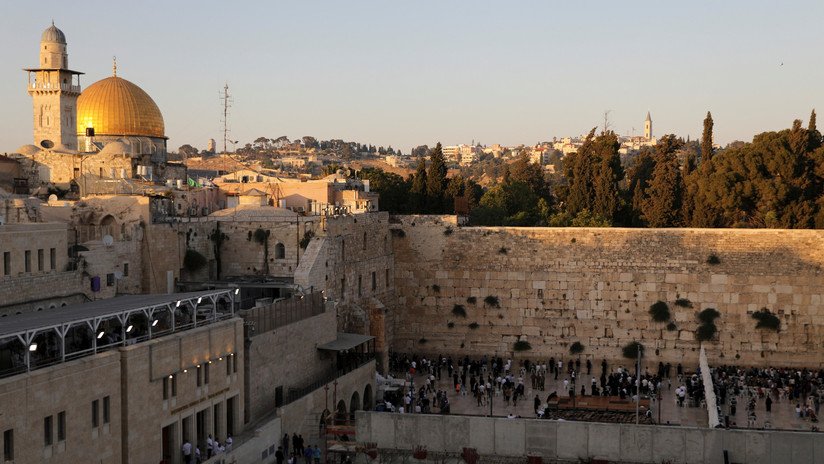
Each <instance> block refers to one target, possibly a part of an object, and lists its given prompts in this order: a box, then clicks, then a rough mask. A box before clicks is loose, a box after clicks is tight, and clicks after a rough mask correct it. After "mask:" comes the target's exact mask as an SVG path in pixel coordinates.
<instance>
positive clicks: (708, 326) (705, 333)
mask: <svg viewBox="0 0 824 464" xmlns="http://www.w3.org/2000/svg"><path fill="white" fill-rule="evenodd" d="M719 317H721V313H719V312H718V310H716V309H715V308H707V309H705V310H703V311H701V312H700V313H698V320H699V321H700V322H701V324H700V325H699V326H698V329H697V330H696V331H695V338H696V339H697V340H698V341H700V342H706V341H710V340H712V339H713V338H715V334H717V333H718V328H717V327H716V326H715V320H716V319H718V318H719Z"/></svg>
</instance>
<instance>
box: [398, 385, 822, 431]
mask: <svg viewBox="0 0 824 464" xmlns="http://www.w3.org/2000/svg"><path fill="white" fill-rule="evenodd" d="M590 379H591V377H590ZM424 380H425V377H424V376H423V375H420V374H419V375H416V376H415V379H414V382H415V388H416V389H417V388H419V387H420V386H421V385H423V384H424ZM672 380H673V382H672V389H671V390H669V389H667V387H666V386H665V387H664V390H663V391H662V400H661V401H660V402H659V401H655V400H653V401H651V402H650V407H651V409H652V418H653V420H654V421H655V422H656V423H657V422H658V417H659V409H660V418H661V419H660V422H661V423H662V424H671V425H683V426H692V427H706V426H707V410H706V408H704V407H689V406H686V403H685V406H684V407H679V406H678V404H677V402H676V400H675V389H676V388H677V387H678V384H677V380H676V379H675V378H673V379H672ZM436 383H437V385H436V388H437V389H439V390H446V391H447V394H448V398H449V403H450V407H451V413H452V414H466V415H477V416H485V415H489V409H490V408H489V404H488V403H487V404H486V405H484V406H478V404H477V400H476V399H475V398H474V397H472V396H471V393H467V395H466V396H463V395H459V394H457V393H455V389H454V388H452V387H451V385H450V383H451V381H450V380H449V379H448V378H447V377H446V376H445V375H444V376H443V377H442V378H441V380H440V381H437V380H436ZM665 385H666V383H665ZM588 386H589V384H588V383H587V387H588ZM580 388H581V387H580V384H578V386H577V388H576V390H578V391H580ZM563 390H564V385H563V377H561V378H559V379H558V380H557V381H556V380H554V378H553V377H548V378H547V379H546V387H545V388H544V390H543V391H536V390H533V389H532V388H531V385H530V384H529V382H528V381H527V382H526V393H525V396H526V398H524V399H522V400H519V401H518V403H517V406H513V405H512V404H510V405H506V404H504V400H503V396H501V395H500V394H499V395H497V396H495V397H494V398H493V400H492V415H493V416H499V417H507V416H508V415H509V414H513V415H515V416H520V417H524V418H534V417H535V411H534V410H533V399H534V398H535V395H536V394H538V396H539V398H541V399H542V402H543V401H545V400H546V397H547V395H549V394H550V393H552V392H553V391H557V392H558V393H559V394H560V395H561V397H567V396H568V394H566V393H563ZM586 398H587V397H583V398H582V397H578V399H579V400H583V401H585V400H586ZM748 401H749V397H747V396H746V395H745V396H743V397H739V398H738V406H737V408H736V414H735V417H730V423H731V424H732V423H733V422H735V424H736V426H737V427H739V428H746V427H747V426H748V424H747V407H746V406H747V403H748ZM721 410H722V416H721V417H722V418H723V416H724V415H725V414H728V413H729V407H728V405H724V406H723V407H722V409H721ZM436 411H437V409H436ZM755 412H756V421H755V424H754V427H753V428H765V427H766V428H772V429H782V430H795V431H809V430H810V428H811V426H814V425H818V424H813V423H811V422H810V421H809V420H808V419H800V418H798V417H797V416H796V414H795V402H790V400H788V399H786V398H782V399H781V400H779V401H774V402H773V405H772V411H771V412H770V413H769V414H768V413H767V412H766V408H765V405H764V399H763V398H761V399H758V400H757V401H756V409H755Z"/></svg>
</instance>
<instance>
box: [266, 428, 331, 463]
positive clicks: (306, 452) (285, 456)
mask: <svg viewBox="0 0 824 464" xmlns="http://www.w3.org/2000/svg"><path fill="white" fill-rule="evenodd" d="M290 444H291V446H290ZM320 457H321V450H320V447H319V446H318V445H315V446H314V447H313V446H312V445H307V444H306V442H305V441H304V439H303V435H302V434H297V433H293V434H292V438H291V440H290V439H289V434H288V433H284V434H283V438H282V439H281V441H280V445H279V446H278V449H277V451H275V462H276V463H277V464H284V463H286V464H300V463H301V462H303V463H305V464H320Z"/></svg>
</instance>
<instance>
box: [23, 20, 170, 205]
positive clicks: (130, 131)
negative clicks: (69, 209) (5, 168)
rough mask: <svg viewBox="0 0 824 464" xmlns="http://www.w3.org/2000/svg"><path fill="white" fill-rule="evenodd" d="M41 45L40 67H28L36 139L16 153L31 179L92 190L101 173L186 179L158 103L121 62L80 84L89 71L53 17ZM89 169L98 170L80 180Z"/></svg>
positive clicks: (109, 177) (110, 177)
mask: <svg viewBox="0 0 824 464" xmlns="http://www.w3.org/2000/svg"><path fill="white" fill-rule="evenodd" d="M40 45H41V47H40V67H38V68H29V69H26V71H27V72H28V73H29V84H28V92H29V94H30V95H31V96H32V102H33V107H34V144H32V145H24V146H22V147H20V148H19V149H18V150H17V153H16V156H17V159H18V160H20V162H21V164H22V166H23V168H22V169H23V172H24V177H25V178H26V179H27V180H28V183H29V185H30V186H32V187H36V186H39V185H50V184H53V185H57V186H60V187H62V188H66V189H80V188H81V187H82V188H83V189H84V190H85V189H89V185H88V184H89V182H94V181H106V180H110V181H111V180H118V179H145V180H150V181H155V180H161V181H164V180H167V179H183V180H185V179H186V170H185V167H184V166H183V165H182V164H175V163H169V162H168V156H167V152H166V140H167V137H166V135H165V126H164V122H163V115H162V114H161V112H160V109H159V108H158V107H157V104H156V103H155V102H154V100H152V98H151V97H150V96H149V95H148V94H147V93H146V92H145V91H143V89H141V88H140V87H138V86H137V85H135V84H133V83H131V82H129V81H128V80H126V79H123V78H122V77H119V76H118V75H117V66H116V63H115V65H114V66H113V69H112V76H111V77H108V78H105V79H102V80H100V81H97V82H95V83H93V84H92V85H90V86H89V87H88V88H87V89H86V90H84V91H81V88H80V80H79V79H80V78H79V76H80V75H81V74H83V73H81V72H78V71H72V70H70V69H68V53H67V43H66V36H65V34H64V33H63V32H62V31H61V30H60V29H57V28H56V27H55V26H54V24H52V26H51V27H49V28H48V29H46V31H45V32H43V35H42V38H41V44H40ZM84 176H91V177H92V178H91V180H89V179H84V180H83V181H82V182H81V180H80V179H81V178H82V177H84ZM94 191H95V189H92V192H94ZM121 193H122V192H121Z"/></svg>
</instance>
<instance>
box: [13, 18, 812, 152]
mask: <svg viewBox="0 0 824 464" xmlns="http://www.w3.org/2000/svg"><path fill="white" fill-rule="evenodd" d="M161 5H162V4H161V3H159V2H148V3H147V4H145V5H144V4H141V7H142V8H140V9H136V10H134V11H130V14H131V15H133V16H134V17H133V18H132V19H134V20H131V21H127V22H125V21H118V20H117V19H118V18H119V17H122V14H123V10H122V4H119V5H111V4H110V3H108V2H89V3H88V4H87V5H85V8H76V7H69V6H65V5H62V4H61V3H59V2H44V3H43V4H42V7H41V8H38V9H31V8H24V7H23V6H22V5H12V6H9V7H8V10H9V14H8V15H7V16H6V17H7V18H14V20H15V21H14V23H13V24H6V25H5V27H4V28H3V29H2V31H0V34H2V38H3V39H4V43H6V44H14V46H9V45H7V46H5V47H4V48H5V51H6V53H4V55H5V59H4V66H3V67H2V69H0V82H3V83H5V84H6V85H4V86H2V92H3V101H4V102H5V103H6V105H5V111H4V112H2V115H0V124H1V125H2V128H3V129H0V151H6V152H8V151H13V150H14V149H15V148H16V147H18V146H20V145H23V144H28V143H31V136H30V134H31V101H30V98H29V96H28V95H27V94H26V92H25V88H24V84H25V73H23V72H22V71H21V68H24V67H30V66H32V65H34V64H36V63H37V61H36V60H37V50H36V48H35V47H36V45H33V44H36V43H37V41H38V39H39V34H40V32H41V31H42V30H43V29H45V28H46V27H47V26H48V25H49V24H50V21H51V20H52V19H54V21H55V24H57V26H58V27H60V28H61V29H62V30H63V31H64V32H65V33H66V36H67V41H68V47H69V48H68V53H69V60H70V67H71V68H72V69H76V70H79V71H82V72H85V73H86V74H85V76H83V78H82V79H81V84H82V86H83V88H84V89H85V88H87V87H88V86H89V85H90V84H92V83H93V82H96V81H98V80H100V79H103V78H105V77H108V76H109V75H111V60H112V56H115V55H116V56H117V57H118V75H121V76H122V77H124V78H126V79H128V80H131V81H132V82H134V83H136V84H137V85H139V86H141V87H142V88H144V89H146V91H147V92H148V93H149V94H151V95H152V96H153V98H154V99H155V101H156V102H157V104H158V106H159V107H160V110H161V111H162V112H163V115H164V118H165V122H166V127H167V134H166V135H167V136H168V137H170V141H169V148H170V149H172V150H174V149H176V148H177V147H178V146H180V145H182V144H185V143H188V144H192V145H195V146H197V147H200V148H205V145H206V141H207V140H208V139H209V138H215V139H220V138H221V132H220V129H221V128H220V116H221V113H220V106H221V104H220V101H219V98H218V92H219V91H220V90H221V88H222V86H223V84H224V82H228V83H229V86H230V91H231V92H232V93H233V95H234V107H233V108H232V112H231V117H230V121H231V126H232V135H231V138H232V139H234V140H240V141H241V144H242V143H244V142H251V141H252V140H254V139H255V138H257V137H259V136H266V137H272V138H274V137H278V136H280V135H287V136H289V137H290V138H291V139H295V138H299V137H301V136H304V135H312V136H315V137H317V138H319V139H332V138H341V139H344V140H351V141H358V142H363V143H372V144H375V145H383V146H389V145H391V146H393V147H395V148H400V149H402V150H403V151H404V152H406V153H408V151H409V150H410V148H412V147H413V146H415V145H419V144H429V145H432V144H434V143H435V142H436V141H441V142H442V143H444V144H448V145H452V144H458V143H469V142H470V141H471V140H473V139H474V140H475V141H480V142H482V143H487V144H491V143H501V144H504V145H516V144H521V143H524V144H534V143H538V142H541V141H546V140H551V139H552V137H564V136H576V135H580V134H582V133H585V132H587V131H588V130H589V129H590V128H592V127H593V126H596V125H597V126H599V127H601V126H602V125H603V113H604V111H606V110H611V113H610V121H611V123H612V129H614V130H616V132H618V133H620V134H628V133H631V132H633V128H634V133H635V134H636V135H638V134H641V133H643V118H644V116H645V115H646V112H647V111H650V112H651V113H652V117H653V119H654V121H655V126H656V129H655V135H658V136H660V135H663V134H665V133H676V134H678V135H681V136H684V137H686V136H688V135H689V136H690V137H691V138H693V139H695V138H698V137H700V134H701V122H702V120H703V117H704V115H705V114H706V111H707V110H710V111H712V113H713V117H714V119H715V123H716V126H715V128H716V129H715V135H716V141H717V142H719V143H721V144H725V143H727V142H730V141H732V140H744V141H749V140H751V138H752V136H753V135H755V134H757V133H760V132H763V131H768V130H780V129H782V128H786V127H789V126H790V124H791V122H792V120H793V119H796V118H800V119H802V120H804V121H805V123H806V119H807V117H808V116H809V112H810V110H811V109H813V108H815V107H816V106H821V105H818V104H819V103H821V100H822V97H821V96H820V94H817V93H816V92H815V89H816V87H815V83H816V82H820V81H821V80H822V78H824V68H822V66H821V65H820V64H816V61H817V60H813V59H810V58H809V57H812V56H815V52H816V49H817V48H819V47H817V46H820V45H821V40H820V39H819V38H818V37H817V36H816V32H815V31H816V28H815V24H814V22H813V21H814V19H813V18H816V17H819V16H820V14H821V13H824V5H819V4H813V3H812V2H803V6H801V7H797V8H795V9H793V10H792V11H788V10H775V8H774V7H772V6H771V5H769V4H767V2H753V3H749V2H748V3H746V9H745V8H743V5H744V3H743V2H729V3H725V4H723V5H713V4H710V3H708V2H702V3H700V4H698V5H697V6H693V8H692V9H685V8H680V7H677V6H669V5H664V6H658V5H656V4H654V3H652V2H644V3H641V4H638V5H634V7H635V8H633V9H632V10H629V9H627V8H625V7H624V8H621V7H620V6H616V5H601V4H599V5H597V8H589V9H587V8H585V7H581V6H568V5H563V6H561V5H559V6H557V7H552V6H548V5H542V4H540V5H539V4H532V3H524V4H521V5H519V8H517V9H508V10H505V9H503V8H497V7H496V6H494V5H491V4H489V3H480V4H473V5H472V6H471V7H469V6H465V7H461V6H458V5H446V6H444V5H439V4H436V3H423V4H416V5H415V6H414V7H411V6H387V5H383V4H380V3H373V2H364V3H357V4H354V5H336V4H331V3H324V4H315V5H269V4H255V5H240V6H238V7H236V10H235V11H234V14H226V12H224V11H222V10H220V8H219V6H220V5H219V4H217V3H213V2H206V3H203V4H199V9H198V10H197V11H194V10H191V11H190V10H185V11H180V12H174V11H173V12H172V14H165V15H158V14H156V12H157V11H158V9H159V8H160V7H161ZM652 8H655V11H651V9H652ZM88 11H94V12H95V21H94V22H93V24H94V26H93V27H91V26H89V24H90V23H89V21H87V20H86V18H85V16H86V15H87V13H88ZM799 11H808V13H809V14H803V15H799V14H798V12H799ZM176 13H177V14H176ZM816 13H819V14H816ZM639 14H642V15H643V20H639V18H641V16H639ZM284 18H292V20H290V21H286V20H284ZM270 19H271V21H270ZM633 21H634V22H633ZM790 26H792V27H790ZM222 31H225V32H222ZM604 50H605V51H604ZM593 76H594V77H593ZM219 145H220V144H219Z"/></svg>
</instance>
